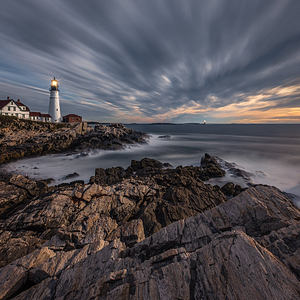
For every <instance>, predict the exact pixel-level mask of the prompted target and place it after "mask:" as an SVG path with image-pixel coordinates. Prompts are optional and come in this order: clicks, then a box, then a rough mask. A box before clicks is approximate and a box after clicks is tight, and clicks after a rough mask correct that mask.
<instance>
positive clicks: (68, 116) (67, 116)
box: [63, 114, 81, 118]
mask: <svg viewBox="0 0 300 300" xmlns="http://www.w3.org/2000/svg"><path fill="white" fill-rule="evenodd" d="M70 117H79V118H81V116H78V115H75V114H68V115H66V116H63V118H70Z"/></svg>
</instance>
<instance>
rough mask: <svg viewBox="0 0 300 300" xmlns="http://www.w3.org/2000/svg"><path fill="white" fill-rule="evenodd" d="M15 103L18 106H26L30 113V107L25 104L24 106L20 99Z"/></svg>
mask: <svg viewBox="0 0 300 300" xmlns="http://www.w3.org/2000/svg"><path fill="white" fill-rule="evenodd" d="M15 103H16V104H17V105H18V106H25V107H26V110H27V111H29V108H28V106H26V105H25V104H23V103H22V102H21V101H20V99H18V101H15Z"/></svg>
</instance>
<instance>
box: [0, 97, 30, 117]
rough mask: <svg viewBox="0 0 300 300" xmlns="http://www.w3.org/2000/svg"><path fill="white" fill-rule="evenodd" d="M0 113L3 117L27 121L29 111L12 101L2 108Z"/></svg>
mask: <svg viewBox="0 0 300 300" xmlns="http://www.w3.org/2000/svg"><path fill="white" fill-rule="evenodd" d="M0 113H1V115H4V116H15V117H18V118H20V119H29V111H27V110H26V107H25V106H21V107H19V106H18V105H17V104H16V103H15V102H14V101H13V100H11V101H10V102H9V103H8V104H7V105H5V106H4V107H2V109H0Z"/></svg>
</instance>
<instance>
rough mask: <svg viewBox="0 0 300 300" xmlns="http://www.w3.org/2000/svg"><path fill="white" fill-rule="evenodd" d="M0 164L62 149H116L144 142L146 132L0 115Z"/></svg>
mask: <svg viewBox="0 0 300 300" xmlns="http://www.w3.org/2000/svg"><path fill="white" fill-rule="evenodd" d="M0 121H1V122H0V164H1V163H6V162H8V161H11V160H16V159H20V158H23V157H27V156H34V155H43V154H47V153H57V152H63V151H67V150H68V151H71V150H72V151H75V152H77V151H80V152H82V150H87V149H88V150H90V149H117V148H122V147H123V146H124V145H125V144H133V143H144V142H146V138H147V135H146V134H144V133H141V132H136V131H134V130H132V129H129V128H126V127H125V126H123V125H120V124H117V125H114V124H112V125H109V126H105V125H101V126H98V127H96V128H95V129H93V128H92V127H89V126H88V125H87V123H86V122H83V123H79V124H76V125H72V124H66V123H61V124H54V123H43V122H35V121H29V120H21V119H17V118H11V117H6V116H0Z"/></svg>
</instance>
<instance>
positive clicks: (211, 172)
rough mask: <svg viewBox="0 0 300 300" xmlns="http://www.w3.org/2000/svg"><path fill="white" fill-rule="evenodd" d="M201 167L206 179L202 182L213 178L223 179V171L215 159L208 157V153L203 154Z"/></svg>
mask: <svg viewBox="0 0 300 300" xmlns="http://www.w3.org/2000/svg"><path fill="white" fill-rule="evenodd" d="M200 165H201V167H202V168H203V170H204V173H205V175H206V178H203V180H208V179H210V178H214V177H223V176H225V171H224V170H223V169H222V167H221V166H220V164H219V163H218V161H217V159H216V158H215V157H213V156H210V155H209V154H208V153H205V154H204V156H203V157H202V158H201V164H200Z"/></svg>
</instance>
